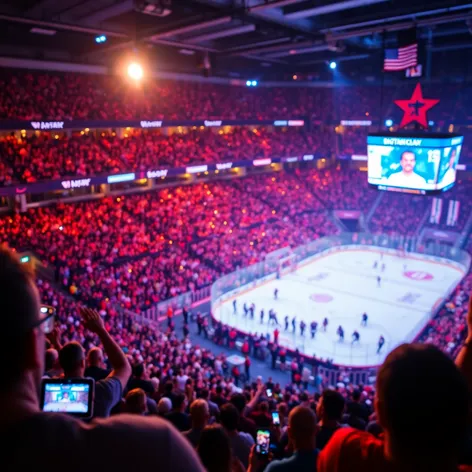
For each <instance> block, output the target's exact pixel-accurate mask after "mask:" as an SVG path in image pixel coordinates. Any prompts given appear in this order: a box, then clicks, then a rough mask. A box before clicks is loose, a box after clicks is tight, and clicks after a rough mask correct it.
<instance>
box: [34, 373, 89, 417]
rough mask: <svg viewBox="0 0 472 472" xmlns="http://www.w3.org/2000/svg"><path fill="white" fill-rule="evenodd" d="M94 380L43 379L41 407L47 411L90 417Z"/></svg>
mask: <svg viewBox="0 0 472 472" xmlns="http://www.w3.org/2000/svg"><path fill="white" fill-rule="evenodd" d="M93 393H94V382H93V380H92V379H77V380H74V381H71V380H68V379H65V380H64V381H63V382H61V381H60V379H43V382H42V389H41V408H42V410H43V411H47V412H59V413H68V414H70V415H75V416H80V417H82V418H90V417H91V416H92V414H93Z"/></svg>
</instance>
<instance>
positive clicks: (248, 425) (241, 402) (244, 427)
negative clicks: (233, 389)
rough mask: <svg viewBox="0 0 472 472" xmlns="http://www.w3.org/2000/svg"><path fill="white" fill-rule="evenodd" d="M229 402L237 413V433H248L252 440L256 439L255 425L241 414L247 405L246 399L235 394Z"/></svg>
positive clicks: (241, 395) (239, 394) (240, 394)
mask: <svg viewBox="0 0 472 472" xmlns="http://www.w3.org/2000/svg"><path fill="white" fill-rule="evenodd" d="M230 401H231V403H232V404H233V405H234V406H235V407H236V409H237V410H238V412H239V424H238V431H242V432H243V433H249V434H250V435H251V436H252V437H253V438H254V439H256V429H257V428H256V423H254V421H253V420H252V419H251V418H247V417H246V416H244V414H243V412H244V409H245V408H246V403H247V402H246V397H245V396H244V395H243V394H242V393H235V394H233V395H232V397H231V400H230Z"/></svg>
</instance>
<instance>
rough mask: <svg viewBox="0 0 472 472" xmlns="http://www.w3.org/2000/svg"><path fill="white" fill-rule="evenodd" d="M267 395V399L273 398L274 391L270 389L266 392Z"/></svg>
mask: <svg viewBox="0 0 472 472" xmlns="http://www.w3.org/2000/svg"><path fill="white" fill-rule="evenodd" d="M266 395H267V398H272V390H271V389H270V388H268V389H267V390H266Z"/></svg>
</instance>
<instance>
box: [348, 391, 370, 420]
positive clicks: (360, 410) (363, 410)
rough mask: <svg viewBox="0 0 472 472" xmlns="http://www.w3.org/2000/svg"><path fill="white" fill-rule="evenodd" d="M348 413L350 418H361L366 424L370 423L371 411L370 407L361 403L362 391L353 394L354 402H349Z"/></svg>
mask: <svg viewBox="0 0 472 472" xmlns="http://www.w3.org/2000/svg"><path fill="white" fill-rule="evenodd" d="M346 412H347V413H348V415H349V416H355V417H357V418H360V419H361V420H363V421H364V422H365V423H366V424H367V422H368V421H369V415H370V411H369V408H368V406H367V405H365V404H364V403H362V402H361V392H360V390H354V392H352V401H350V402H348V404H347V408H346Z"/></svg>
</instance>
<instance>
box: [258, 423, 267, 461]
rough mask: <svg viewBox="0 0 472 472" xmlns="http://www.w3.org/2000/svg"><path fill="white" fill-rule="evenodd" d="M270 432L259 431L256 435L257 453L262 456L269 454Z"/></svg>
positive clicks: (265, 430)
mask: <svg viewBox="0 0 472 472" xmlns="http://www.w3.org/2000/svg"><path fill="white" fill-rule="evenodd" d="M269 447H270V431H269V430H267V429H258V430H257V433H256V452H257V453H258V454H259V455H261V456H266V455H267V454H269Z"/></svg>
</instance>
